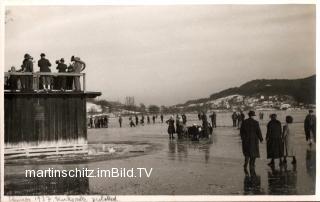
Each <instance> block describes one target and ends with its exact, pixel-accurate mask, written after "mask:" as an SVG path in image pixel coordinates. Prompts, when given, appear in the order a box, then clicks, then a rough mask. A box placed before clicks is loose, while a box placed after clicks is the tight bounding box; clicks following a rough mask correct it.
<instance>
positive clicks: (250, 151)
mask: <svg viewBox="0 0 320 202" xmlns="http://www.w3.org/2000/svg"><path fill="white" fill-rule="evenodd" d="M255 115H256V114H255V112H254V111H249V113H248V116H249V118H247V119H246V120H244V122H243V123H242V125H241V128H240V135H241V140H242V152H243V155H244V157H245V160H244V165H243V167H244V171H245V173H247V166H248V163H249V168H250V173H251V175H255V161H256V158H259V157H260V152H259V141H260V142H261V143H262V142H263V138H262V134H261V130H260V126H259V122H258V121H256V120H254V118H253V117H254V116H255Z"/></svg>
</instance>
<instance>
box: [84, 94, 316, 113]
mask: <svg viewBox="0 0 320 202" xmlns="http://www.w3.org/2000/svg"><path fill="white" fill-rule="evenodd" d="M305 108H308V109H309V108H315V105H314V104H305V103H299V102H297V101H296V100H295V99H294V98H293V97H292V96H288V95H273V96H265V95H256V96H243V95H237V94H236V95H229V96H226V97H222V98H218V99H214V100H210V101H206V102H200V103H192V104H179V105H173V106H157V105H149V106H145V105H144V104H142V103H140V104H139V105H136V104H135V103H134V97H126V98H125V101H124V103H121V102H108V101H106V100H89V101H88V103H87V112H88V115H89V116H95V115H100V114H104V115H108V116H110V117H116V116H119V115H123V116H125V115H132V114H159V113H163V114H173V113H181V112H188V113H198V112H200V111H212V110H215V111H218V112H219V111H221V112H227V111H248V110H251V109H254V110H257V111H271V110H301V109H305Z"/></svg>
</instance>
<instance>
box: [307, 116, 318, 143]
mask: <svg viewBox="0 0 320 202" xmlns="http://www.w3.org/2000/svg"><path fill="white" fill-rule="evenodd" d="M304 132H305V134H306V140H307V141H308V142H309V145H312V139H313V141H314V142H316V134H317V133H316V116H315V115H314V113H313V110H309V114H308V115H307V116H306V118H305V120H304Z"/></svg>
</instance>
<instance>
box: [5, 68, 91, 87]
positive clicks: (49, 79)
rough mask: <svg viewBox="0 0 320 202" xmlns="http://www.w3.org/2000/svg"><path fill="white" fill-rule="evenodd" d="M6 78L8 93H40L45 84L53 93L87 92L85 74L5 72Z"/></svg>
mask: <svg viewBox="0 0 320 202" xmlns="http://www.w3.org/2000/svg"><path fill="white" fill-rule="evenodd" d="M4 77H5V90H6V91H17V90H18V91H19V90H21V91H24V90H25V91H40V90H42V89H43V88H42V87H43V85H45V84H47V85H49V86H50V90H53V91H54V90H69V91H86V74H85V73H71V72H70V73H67V72H66V73H51V72H35V73H33V72H5V73H4ZM79 77H82V86H81V82H80V78H79ZM19 84H20V85H19Z"/></svg>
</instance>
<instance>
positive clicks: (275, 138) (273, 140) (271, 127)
mask: <svg viewBox="0 0 320 202" xmlns="http://www.w3.org/2000/svg"><path fill="white" fill-rule="evenodd" d="M270 118H271V120H270V121H269V123H268V125H267V135H266V141H267V158H268V159H271V161H270V163H269V164H268V165H269V166H274V159H280V160H279V161H280V164H282V160H281V158H282V157H283V144H282V139H281V135H282V128H281V123H280V121H278V120H277V115H276V114H271V115H270Z"/></svg>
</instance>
